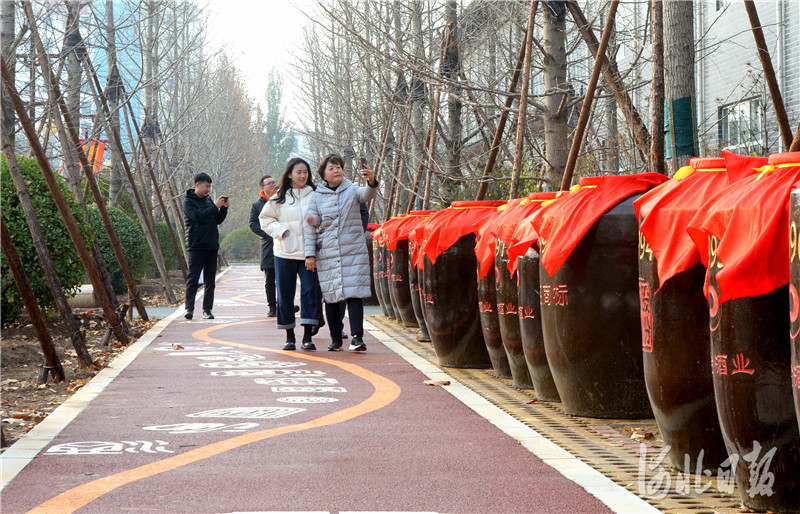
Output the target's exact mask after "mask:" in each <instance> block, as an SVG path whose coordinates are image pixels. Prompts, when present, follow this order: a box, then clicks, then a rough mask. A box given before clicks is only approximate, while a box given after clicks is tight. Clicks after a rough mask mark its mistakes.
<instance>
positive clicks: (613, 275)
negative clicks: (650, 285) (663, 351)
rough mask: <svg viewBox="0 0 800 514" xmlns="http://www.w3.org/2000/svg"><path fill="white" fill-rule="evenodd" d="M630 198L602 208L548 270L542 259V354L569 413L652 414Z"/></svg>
mask: <svg viewBox="0 0 800 514" xmlns="http://www.w3.org/2000/svg"><path fill="white" fill-rule="evenodd" d="M637 196H638V195H637ZM633 200H634V197H629V198H628V199H626V200H624V201H622V202H620V203H618V204H617V205H616V206H614V207H613V208H612V209H611V210H609V211H607V212H605V214H603V215H602V216H601V217H600V218H599V220H598V221H597V222H596V223H594V224H593V225H592V228H591V229H589V231H588V232H587V233H586V234H585V235H584V236H583V238H582V239H581V240H580V242H579V243H578V245H577V246H576V247H575V248H574V250H572V252H571V253H570V255H569V257H568V258H567V260H566V261H565V262H564V264H563V265H562V266H561V267H560V268H559V269H558V270H557V271H556V272H555V273H554V274H553V276H548V273H547V271H546V269H543V268H542V266H541V265H540V271H539V273H540V274H539V282H540V285H539V292H540V295H541V296H540V304H541V309H542V333H543V336H544V343H545V350H546V353H547V362H548V364H549V365H550V370H551V371H552V373H553V380H554V381H555V384H556V387H557V388H558V393H559V396H560V398H561V401H562V403H563V406H564V408H565V409H566V410H567V412H569V413H570V414H575V415H579V416H590V417H597V418H647V417H651V416H652V412H651V410H650V403H649V401H648V398H647V390H646V388H645V384H644V371H643V368H642V355H641V353H642V350H641V346H642V340H641V322H640V320H639V283H638V282H639V277H638V275H639V273H638V266H637V249H638V242H639V237H638V224H637V223H636V216H635V215H634V211H633ZM543 237H544V236H543ZM543 251H544V252H547V251H548V248H547V246H544V249H543Z"/></svg>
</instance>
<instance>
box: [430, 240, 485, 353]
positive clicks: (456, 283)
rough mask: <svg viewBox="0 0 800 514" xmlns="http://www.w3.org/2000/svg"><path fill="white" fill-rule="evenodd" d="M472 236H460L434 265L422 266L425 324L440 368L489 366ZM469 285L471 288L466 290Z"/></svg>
mask: <svg viewBox="0 0 800 514" xmlns="http://www.w3.org/2000/svg"><path fill="white" fill-rule="evenodd" d="M476 266H477V259H476V258H475V236H474V235H473V234H472V233H470V234H468V235H466V236H462V237H461V238H460V239H458V241H456V243H455V244H454V245H452V246H451V247H450V248H448V249H447V250H446V251H444V252H443V253H442V254H440V255H439V256H438V258H437V260H436V263H435V264H434V263H432V262H431V260H430V259H429V258H428V257H427V256H426V257H425V262H424V264H423V270H424V272H423V282H424V284H425V294H426V296H427V298H426V312H425V321H426V323H427V325H428V331H429V332H430V335H431V341H432V342H433V347H434V350H435V351H436V356H437V358H438V361H439V364H440V365H442V366H450V367H457V368H485V367H488V366H490V365H491V361H490V359H489V354H488V352H487V351H486V345H485V344H484V341H483V333H482V332H481V325H480V321H479V317H478V289H477V287H475V285H474V284H475V268H476ZM466 284H469V286H470V287H465V285H466Z"/></svg>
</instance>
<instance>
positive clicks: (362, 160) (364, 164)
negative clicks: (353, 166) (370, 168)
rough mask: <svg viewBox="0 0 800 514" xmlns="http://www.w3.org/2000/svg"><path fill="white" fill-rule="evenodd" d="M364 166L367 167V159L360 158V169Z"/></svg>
mask: <svg viewBox="0 0 800 514" xmlns="http://www.w3.org/2000/svg"><path fill="white" fill-rule="evenodd" d="M366 165H367V159H366V158H365V157H362V158H361V167H362V168H363V167H364V166H366Z"/></svg>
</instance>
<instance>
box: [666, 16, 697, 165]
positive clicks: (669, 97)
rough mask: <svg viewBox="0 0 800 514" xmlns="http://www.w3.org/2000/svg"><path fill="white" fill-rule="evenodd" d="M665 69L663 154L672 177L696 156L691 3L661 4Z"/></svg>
mask: <svg viewBox="0 0 800 514" xmlns="http://www.w3.org/2000/svg"><path fill="white" fill-rule="evenodd" d="M664 69H665V73H664V101H665V107H666V108H665V113H664V116H665V117H666V121H667V124H668V125H669V130H668V131H667V133H666V134H665V137H666V142H665V145H664V150H665V157H666V159H667V165H668V170H669V173H668V174H669V175H670V176H672V175H674V174H675V172H676V171H677V170H678V168H680V167H681V166H685V165H686V164H688V162H689V158H690V157H694V156H696V155H697V121H696V118H697V115H696V111H695V100H696V99H695V92H694V2H693V1H687V0H664Z"/></svg>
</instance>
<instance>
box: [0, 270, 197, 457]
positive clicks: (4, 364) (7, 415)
mask: <svg viewBox="0 0 800 514" xmlns="http://www.w3.org/2000/svg"><path fill="white" fill-rule="evenodd" d="M170 282H171V283H172V286H173V290H174V292H175V296H176V298H177V299H178V303H177V304H170V303H169V301H168V299H167V298H166V294H165V293H164V287H163V285H162V281H161V279H160V278H152V279H146V280H144V281H143V282H142V283H141V284H139V286H138V287H139V294H140V295H141V296H142V298H143V299H144V304H145V308H148V307H176V308H177V307H178V306H180V305H182V304H183V296H184V289H185V284H184V282H183V276H182V274H181V272H180V271H175V272H170ZM124 300H125V299H124V298H123V297H122V296H120V297H119V301H120V302H121V303H123V302H124ZM73 314H74V315H75V317H76V319H78V320H79V321H80V324H81V329H82V330H83V332H84V336H85V338H86V346H87V349H88V350H89V354H90V355H91V357H92V359H93V360H94V366H93V367H92V369H81V368H79V367H78V360H77V358H76V352H75V349H74V348H73V346H72V344H71V342H70V339H69V333H68V331H67V329H66V326H65V324H64V323H63V322H62V320H61V316H60V315H59V314H58V312H57V310H56V311H55V312H54V313H53V314H52V316H51V317H50V319H49V320H48V321H47V328H48V332H49V333H50V336H51V337H52V339H53V343H54V344H55V346H56V351H57V353H58V357H59V359H60V360H61V364H62V366H63V368H64V374H65V375H66V380H65V381H63V382H60V383H53V380H52V377H51V376H48V377H47V382H46V383H42V384H39V383H38V378H39V374H40V371H41V369H42V366H43V365H44V356H43V353H42V349H41V346H40V344H39V340H38V339H37V337H36V334H35V333H34V331H33V326H32V325H31V324H30V320H29V318H28V316H27V314H26V313H25V312H24V309H23V313H22V314H21V315H20V317H19V318H18V319H17V322H16V323H14V324H13V325H12V326H10V327H8V328H4V329H3V330H2V334H0V346H1V348H0V400H1V401H2V429H3V430H2V432H3V441H2V449H3V450H5V448H7V447H8V446H11V445H12V444H14V443H15V442H16V441H17V440H18V439H19V437H20V436H21V435H23V434H25V433H26V432H28V431H29V430H30V429H32V428H33V427H35V426H36V424H37V423H39V422H40V421H42V420H43V419H44V418H45V417H46V416H47V415H48V414H50V413H51V412H52V411H53V410H55V409H56V407H58V406H59V405H61V404H62V403H64V402H65V401H66V400H67V399H68V398H69V397H70V396H72V394H73V393H74V392H75V391H77V390H78V389H80V388H81V387H83V386H84V385H85V384H86V383H87V382H89V380H91V379H92V377H94V376H95V375H96V374H97V373H98V372H99V371H100V370H102V369H103V368H104V367H106V366H107V365H108V364H109V363H110V362H111V361H112V360H113V359H114V358H115V357H116V356H117V355H118V354H119V353H121V352H123V351H124V350H125V349H126V348H127V346H123V345H122V344H120V343H119V342H117V341H116V340H115V339H114V338H113V337H112V338H111V339H110V340H109V342H108V344H107V345H105V346H104V345H103V338H104V336H105V334H106V332H107V323H106V321H105V317H104V316H103V311H102V309H100V308H99V307H96V308H84V309H81V308H75V309H73ZM149 317H150V320H149V321H142V320H141V318H138V317H136V318H133V319H127V323H128V327H129V329H130V331H129V334H128V338H129V340H130V343H131V344H132V343H134V342H135V341H136V340H137V339H138V338H139V337H141V336H142V335H143V334H144V333H145V332H147V331H148V330H149V329H150V327H152V326H153V325H154V324H155V323H156V322H157V321H158V319H156V318H155V317H153V316H152V315H150V316H149Z"/></svg>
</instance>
